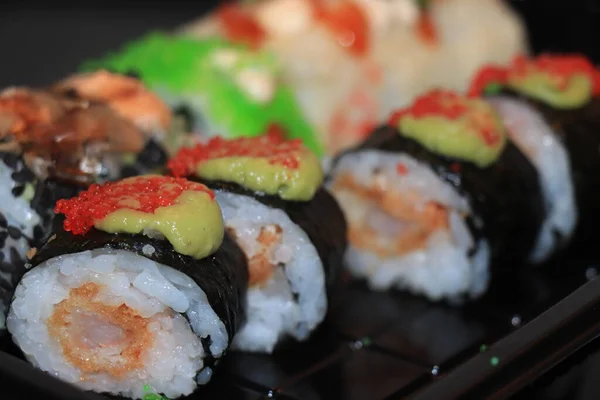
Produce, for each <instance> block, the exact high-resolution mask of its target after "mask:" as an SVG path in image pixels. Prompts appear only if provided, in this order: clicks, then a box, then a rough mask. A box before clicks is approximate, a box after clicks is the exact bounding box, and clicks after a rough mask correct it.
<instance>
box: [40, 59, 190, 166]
mask: <svg viewBox="0 0 600 400" xmlns="http://www.w3.org/2000/svg"><path fill="white" fill-rule="evenodd" d="M51 90H52V91H53V92H56V93H59V94H62V95H66V96H69V97H71V98H77V99H83V100H86V101H93V102H100V103H104V104H106V105H108V106H109V107H110V108H111V109H112V110H114V111H115V112H116V113H117V114H118V115H120V116H121V117H122V118H124V119H126V120H129V121H130V122H132V123H134V124H135V125H136V126H137V127H138V128H139V129H140V130H141V131H142V132H143V133H144V135H145V136H146V140H147V144H146V147H145V148H144V149H143V150H142V152H141V153H140V155H139V156H138V158H137V162H138V163H139V164H140V167H141V168H143V167H144V166H146V167H155V166H163V165H164V164H165V163H166V161H167V159H168V154H169V153H170V152H174V151H175V150H177V148H178V147H179V146H180V145H181V144H182V143H186V140H188V139H187V134H188V133H189V130H190V129H191V127H189V126H188V120H187V119H186V118H185V116H180V115H179V114H178V113H177V110H172V109H171V108H170V107H169V106H168V105H167V104H166V103H165V102H164V101H163V100H162V99H160V97H159V96H158V95H157V94H156V93H154V92H152V91H150V90H149V89H148V88H146V87H145V86H144V84H143V83H142V82H141V81H140V79H139V77H138V76H137V75H136V74H134V73H132V72H129V73H127V74H119V73H114V72H109V71H106V70H98V71H95V72H90V73H80V74H75V75H72V76H69V77H67V78H65V79H63V80H61V81H59V82H58V83H56V84H54V85H52V87H51ZM128 169H132V167H128ZM138 169H139V168H138ZM143 172H144V171H141V172H140V173H143Z"/></svg>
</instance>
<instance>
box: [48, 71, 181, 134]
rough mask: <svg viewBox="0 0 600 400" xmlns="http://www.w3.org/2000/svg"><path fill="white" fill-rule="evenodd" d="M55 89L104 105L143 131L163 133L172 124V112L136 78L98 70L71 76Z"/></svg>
mask: <svg viewBox="0 0 600 400" xmlns="http://www.w3.org/2000/svg"><path fill="white" fill-rule="evenodd" d="M54 88H55V90H57V91H59V92H63V93H64V92H71V91H74V92H75V93H76V94H77V95H78V96H79V97H81V98H84V99H88V100H94V101H101V102H105V103H107V104H108V105H109V106H110V107H111V108H113V109H114V110H115V111H117V112H118V113H119V114H120V115H121V116H122V117H124V118H126V119H128V120H130V121H132V122H133V123H135V124H136V125H138V126H139V127H140V128H141V129H143V130H147V131H153V130H155V129H160V130H162V131H166V130H167V129H168V128H169V126H170V125H171V119H172V114H171V109H170V108H169V107H168V106H167V105H166V104H165V103H164V102H163V101H162V100H161V99H160V98H159V97H158V96H157V95H156V94H154V93H153V92H151V91H150V90H148V89H146V87H145V86H144V85H143V83H142V82H140V81H139V80H138V79H136V78H131V77H128V76H125V75H120V74H113V73H110V72H107V71H104V70H101V71H97V72H93V73H86V74H79V75H74V76H71V77H69V78H67V79H65V80H63V81H62V82H59V83H58V84H57V85H56V86H55V87H54Z"/></svg>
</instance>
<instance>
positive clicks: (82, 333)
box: [48, 283, 157, 378]
mask: <svg viewBox="0 0 600 400" xmlns="http://www.w3.org/2000/svg"><path fill="white" fill-rule="evenodd" d="M99 291H100V287H99V286H98V285H97V284H94V283H87V284H85V285H83V286H81V287H78V288H75V289H72V290H71V292H70V294H69V297H68V299H66V300H63V301H61V302H60V303H58V304H57V305H56V306H55V307H54V313H53V314H52V316H51V317H50V318H49V319H48V331H49V333H50V335H51V336H53V337H54V338H56V339H57V340H58V342H59V343H60V346H61V348H62V352H63V354H64V356H65V359H66V360H67V361H68V362H69V363H71V365H73V366H75V367H77V368H79V369H80V370H81V371H83V372H84V373H95V372H106V373H108V374H110V375H112V376H114V377H116V378H121V377H123V376H124V375H125V374H126V373H127V372H131V371H133V370H137V369H140V368H143V366H144V362H143V357H142V356H143V353H144V351H145V350H146V349H148V348H150V347H151V346H152V344H153V341H154V336H153V334H152V333H151V332H150V331H148V324H149V323H150V322H151V321H152V320H157V318H156V317H155V316H153V317H152V318H143V317H142V316H140V315H139V314H138V313H136V312H135V310H132V309H131V308H129V307H128V306H126V305H124V304H122V305H120V306H107V305H104V304H102V303H100V302H98V301H96V300H95V297H96V296H97V295H98V292H99Z"/></svg>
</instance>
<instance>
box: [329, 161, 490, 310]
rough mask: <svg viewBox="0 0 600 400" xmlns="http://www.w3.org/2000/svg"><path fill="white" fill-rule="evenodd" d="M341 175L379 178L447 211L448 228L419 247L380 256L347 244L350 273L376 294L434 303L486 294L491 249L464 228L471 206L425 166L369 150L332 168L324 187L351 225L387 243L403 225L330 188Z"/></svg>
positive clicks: (367, 181)
mask: <svg viewBox="0 0 600 400" xmlns="http://www.w3.org/2000/svg"><path fill="white" fill-rule="evenodd" d="M398 163H402V164H403V165H404V167H406V169H407V173H406V174H398V173H397V165H398ZM341 174H351V176H352V177H353V178H354V180H355V181H356V182H357V183H358V184H359V185H361V186H364V187H368V186H370V185H371V184H372V182H373V181H374V179H382V181H384V182H386V183H385V184H386V185H387V186H388V187H389V188H390V189H389V190H393V191H396V192H400V193H401V192H405V191H414V192H416V193H418V194H419V195H420V196H421V199H422V201H423V203H425V202H427V201H435V202H436V203H438V204H441V205H443V206H445V207H446V208H447V209H448V210H449V226H450V229H449V230H438V231H436V232H434V233H433V234H431V235H430V237H429V238H428V239H427V242H426V246H425V247H424V248H422V249H419V250H415V251H412V252H409V253H407V254H404V255H401V256H397V257H387V258H384V257H381V256H379V255H377V254H375V253H374V252H370V251H367V250H364V249H358V248H356V247H354V246H353V244H352V243H350V246H349V250H348V251H347V254H346V265H347V267H348V268H349V270H350V271H351V272H352V273H353V275H355V276H357V277H361V278H365V279H367V282H368V284H369V286H370V287H371V288H372V289H374V290H388V289H390V288H392V287H396V288H399V289H404V290H408V291H411V292H413V293H415V294H419V295H425V296H427V297H428V298H429V299H431V300H434V301H436V300H441V299H447V300H450V301H456V300H458V299H459V298H460V297H462V295H468V296H469V297H471V298H475V297H478V296H480V295H481V294H483V293H484V292H485V291H486V290H487V286H488V283H489V270H488V266H489V257H490V255H489V247H488V244H487V242H486V241H485V240H480V241H479V242H478V243H477V244H476V243H475V242H474V239H473V237H472V235H471V233H470V231H469V229H468V228H467V225H466V221H465V218H464V217H463V215H468V214H470V213H471V210H470V206H469V203H468V201H467V200H466V199H465V198H463V197H461V196H460V195H459V194H458V193H457V192H456V190H455V189H454V187H452V185H450V184H448V183H446V182H444V181H442V180H441V179H440V178H439V177H438V175H437V174H436V173H435V172H434V171H433V170H432V169H431V168H430V167H429V166H427V165H425V164H424V163H422V162H419V161H417V160H415V159H414V158H412V157H410V156H408V155H406V154H392V153H385V152H381V151H376V150H367V151H361V152H356V153H350V154H347V155H345V156H344V157H343V158H342V159H341V160H340V161H339V163H338V164H337V165H336V166H335V167H334V169H333V171H332V177H333V178H332V180H331V181H330V182H329V183H328V187H329V189H330V190H331V192H332V194H333V195H334V197H336V199H337V200H338V202H339V204H340V206H341V208H342V210H343V211H344V214H345V215H346V218H347V220H348V221H349V223H350V224H352V221H364V220H366V221H368V223H369V224H370V225H371V227H372V228H374V229H375V230H376V231H378V232H379V233H380V237H381V239H382V240H385V239H386V238H387V239H389V238H391V235H394V234H397V231H398V229H401V228H399V226H401V224H402V222H401V221H397V220H396V219H393V218H391V217H390V216H388V215H387V214H384V213H383V212H381V211H379V210H378V209H373V208H371V207H370V206H368V205H367V204H366V203H365V202H364V201H363V200H361V199H360V198H358V197H357V196H356V195H354V194H353V193H352V192H351V191H349V190H336V189H334V187H335V182H336V177H339V176H340V175H341ZM475 245H477V247H476V248H477V250H476V252H475V254H474V255H472V256H471V257H469V255H468V253H469V250H470V249H472V248H473V247H474V246H475Z"/></svg>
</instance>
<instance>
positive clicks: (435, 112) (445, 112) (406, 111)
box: [389, 90, 469, 127]
mask: <svg viewBox="0 0 600 400" xmlns="http://www.w3.org/2000/svg"><path fill="white" fill-rule="evenodd" d="M461 99H462V97H461V96H459V95H458V94H457V93H455V92H452V91H448V90H432V91H429V92H427V93H425V94H424V95H422V96H419V97H417V98H416V100H415V101H414V103H413V104H412V105H411V106H409V107H407V108H403V109H400V110H398V111H396V112H394V113H393V114H392V116H391V117H390V120H389V124H390V125H392V126H394V127H395V126H397V125H398V123H399V122H400V120H401V119H402V117H404V116H406V115H410V116H412V117H415V118H422V117H427V116H442V117H446V118H448V119H452V120H454V119H457V118H459V117H461V116H462V115H464V114H465V113H466V112H467V111H468V109H469V107H468V106H467V105H465V104H464V103H463V102H462V101H461Z"/></svg>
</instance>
